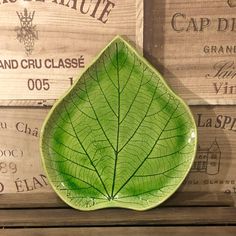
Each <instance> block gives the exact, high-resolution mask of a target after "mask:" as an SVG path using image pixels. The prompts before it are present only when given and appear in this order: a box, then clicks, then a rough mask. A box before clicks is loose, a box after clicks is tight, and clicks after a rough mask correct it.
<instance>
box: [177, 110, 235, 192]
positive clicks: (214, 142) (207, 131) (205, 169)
mask: <svg viewBox="0 0 236 236" xmlns="http://www.w3.org/2000/svg"><path fill="white" fill-rule="evenodd" d="M191 109H192V111H193V114H194V116H195V120H196V124H197V126H198V137H199V138H198V152H197V156H196V158H195V162H194V164H193V167H192V171H191V173H190V175H189V176H188V178H187V179H186V181H185V184H184V185H183V187H182V191H206V192H208V191H210V192H217V191H222V192H226V193H233V194H236V172H235V168H236V147H235V142H236V110H235V107H234V106H193V107H192V108H191ZM235 196H236V195H235Z"/></svg>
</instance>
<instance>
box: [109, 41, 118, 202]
mask: <svg viewBox="0 0 236 236" xmlns="http://www.w3.org/2000/svg"><path fill="white" fill-rule="evenodd" d="M116 76H117V94H118V101H117V103H118V104H117V136H116V150H115V163H114V174H113V181H112V190H111V199H112V200H113V199H114V189H115V183H116V171H117V162H118V156H119V140H120V71H119V57H118V44H117V43H116Z"/></svg>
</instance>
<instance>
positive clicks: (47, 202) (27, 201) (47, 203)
mask: <svg viewBox="0 0 236 236" xmlns="http://www.w3.org/2000/svg"><path fill="white" fill-rule="evenodd" d="M162 206H234V200H233V198H232V196H231V195H226V194H224V193H200V192H199V193H195V192H189V193H181V192H178V193H175V194H174V195H173V196H172V197H171V198H170V199H169V200H168V201H167V202H165V203H164V204H163V205H162ZM15 208H21V209H22V208H69V206H67V205H66V204H65V203H64V202H63V201H62V200H60V198H59V197H58V196H57V195H56V194H55V193H53V192H52V193H37V194H36V193H31V194H16V193H14V194H2V195H0V209H15Z"/></svg>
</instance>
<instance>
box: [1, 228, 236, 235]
mask: <svg viewBox="0 0 236 236" xmlns="http://www.w3.org/2000/svg"><path fill="white" fill-rule="evenodd" d="M235 233H236V227H234V226H233V227H225V226H220V227H219V226H218V227H109V228H98V227H95V228H49V229H48V228H39V229H3V230H0V234H1V236H13V235H24V236H35V235H37V236H67V235H70V236H77V235H80V236H87V235H90V236H92V235H96V236H103V235H113V236H120V235H124V236H126V235H138V236H153V235H165V236H173V235H175V236H189V235H191V236H198V235H199V234H200V235H202V236H209V235H216V236H222V235H225V236H235Z"/></svg>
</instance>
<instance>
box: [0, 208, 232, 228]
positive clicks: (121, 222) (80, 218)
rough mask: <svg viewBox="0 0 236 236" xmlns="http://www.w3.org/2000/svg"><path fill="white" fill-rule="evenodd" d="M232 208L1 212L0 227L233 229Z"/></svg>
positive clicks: (24, 210) (18, 210) (19, 210)
mask: <svg viewBox="0 0 236 236" xmlns="http://www.w3.org/2000/svg"><path fill="white" fill-rule="evenodd" d="M235 224H236V210H235V208H234V207H194V208H192V207H181V208H180V207H177V208H175V207H166V208H156V209H154V210H150V211H145V212H137V211H130V210H123V209H105V210H100V211H93V212H81V211H78V210H73V209H37V210H36V209H28V210H26V209H22V210H21V209H17V210H11V209H10V210H5V209H3V210H0V227H56V226H60V227H63V226H81V227H83V226H84V227H86V226H128V225H129V226H138V225H142V226H159V225H160V226H161V225H176V226H177V225H235Z"/></svg>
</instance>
